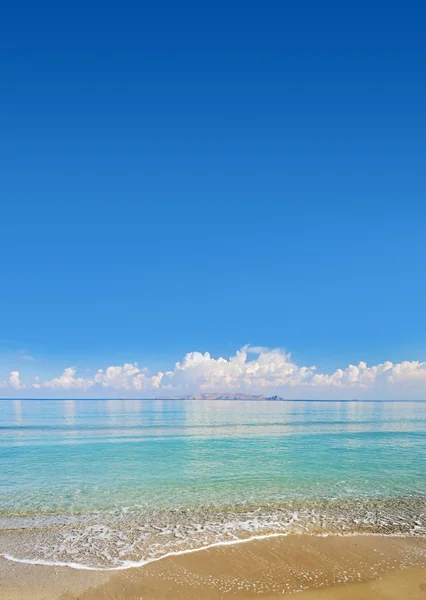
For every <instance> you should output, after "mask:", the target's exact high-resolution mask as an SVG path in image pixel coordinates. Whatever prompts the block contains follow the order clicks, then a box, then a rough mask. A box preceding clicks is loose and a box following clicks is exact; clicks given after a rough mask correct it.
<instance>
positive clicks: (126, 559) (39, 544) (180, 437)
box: [0, 399, 426, 570]
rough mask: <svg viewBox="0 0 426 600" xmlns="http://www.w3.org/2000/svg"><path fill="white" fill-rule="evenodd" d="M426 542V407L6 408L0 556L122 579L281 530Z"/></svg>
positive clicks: (182, 403)
mask: <svg viewBox="0 0 426 600" xmlns="http://www.w3.org/2000/svg"><path fill="white" fill-rule="evenodd" d="M298 534H310V535H321V536H325V535H330V534H336V535H362V534H378V535H404V536H407V535H409V536H425V535H426V403H424V402H402V401H401V402H383V401H382V402H357V401H352V402H335V401H329V402H327V401H260V400H255V401H238V400H210V401H202V400H158V399H154V400H16V399H15V400H0V555H2V556H4V557H5V558H7V559H8V560H11V561H21V562H27V563H37V564H48V565H68V566H70V567H73V568H80V569H109V570H119V569H127V568H131V567H133V566H139V565H143V564H146V563H147V562H150V561H153V560H158V559H160V558H162V557H164V556H165V555H169V554H174V553H182V552H192V551H196V550H198V549H201V548H205V547H208V546H212V545H220V544H237V543H243V542H244V541H246V540H249V539H252V538H256V537H264V536H276V535H298Z"/></svg>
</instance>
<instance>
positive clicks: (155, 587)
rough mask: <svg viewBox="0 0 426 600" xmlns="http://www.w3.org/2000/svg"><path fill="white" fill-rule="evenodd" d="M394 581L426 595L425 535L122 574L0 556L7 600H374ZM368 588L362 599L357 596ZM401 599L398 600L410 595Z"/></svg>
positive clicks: (166, 562)
mask: <svg viewBox="0 0 426 600" xmlns="http://www.w3.org/2000/svg"><path fill="white" fill-rule="evenodd" d="M388 580H389V581H391V583H390V584H389V585H391V587H392V589H396V590H397V589H398V586H399V588H401V589H408V588H409V589H410V594H411V596H410V597H412V598H413V599H414V598H417V597H418V598H425V597H426V538H424V537H414V536H410V537H407V536H386V535H384V536H383V535H379V534H377V535H368V534H366V535H364V534H362V535H349V536H340V535H339V536H335V535H334V536H333V535H330V536H327V537H324V536H311V535H283V534H278V535H275V536H262V537H261V538H260V539H259V537H258V538H257V539H256V538H255V539H245V540H237V543H227V544H222V545H215V546H211V547H208V548H200V549H196V550H195V551H194V550H188V551H183V552H181V553H174V554H171V555H169V556H163V557H159V558H158V559H156V560H154V561H151V562H150V563H147V564H145V565H144V566H140V567H134V568H129V569H127V570H121V572H117V571H116V572H115V573H112V572H111V571H105V570H104V571H99V570H97V571H87V570H82V569H71V568H69V567H58V566H56V567H55V566H44V565H34V564H22V563H17V562H14V563H13V562H10V561H7V560H6V559H4V558H1V559H0V600H30V599H31V600H77V599H78V600H98V599H99V600H100V599H103V598H105V599H106V598H114V599H117V600H119V599H122V600H138V599H139V598H143V600H154V599H155V600H157V599H158V600H159V599H163V598H164V599H170V600H172V599H173V600H174V599H177V598H182V599H185V600H192V599H195V598H201V597H202V598H207V599H212V600H216V599H220V598H228V597H229V598H232V597H235V598H240V599H241V600H243V599H244V600H245V599H246V598H247V599H248V598H253V597H256V596H259V597H260V598H263V599H264V600H266V599H270V600H272V599H274V598H278V597H282V595H283V594H284V595H292V594H295V593H297V594H298V598H305V597H306V598H307V599H308V598H312V599H316V598H336V599H337V598H340V597H341V598H343V597H344V598H357V597H362V598H366V599H369V598H387V597H388V596H386V595H380V594H381V592H380V589H382V588H383V586H385V587H386V585H388V584H387V583H386V581H388ZM362 586H363V588H362V589H363V595H362V596H351V595H350V594H351V593H352V592H351V590H352V589H356V590H357V591H356V593H358V590H360V589H361V587H362ZM401 586H402V587H401ZM407 586H408V587H407ZM326 590H328V595H324V592H325V591H326ZM339 590H340V591H339ZM340 593H342V594H349V595H344V596H339V594H340ZM354 593H355V592H354ZM404 593H405V592H404ZM401 594H402V592H401V593H400V595H399V596H393V597H395V598H397V597H399V598H402V597H408V593H407V594H406V596H403V595H401ZM416 594H417V595H416ZM422 594H423V595H422ZM389 597H392V596H389Z"/></svg>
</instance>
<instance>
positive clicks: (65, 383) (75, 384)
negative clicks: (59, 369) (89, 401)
mask: <svg viewBox="0 0 426 600" xmlns="http://www.w3.org/2000/svg"><path fill="white" fill-rule="evenodd" d="M76 371H77V369H76V368H75V367H68V368H66V369H64V372H63V373H62V375H60V376H59V377H55V378H54V379H49V380H47V381H44V382H43V383H40V379H39V378H36V382H35V383H33V387H34V388H36V389H40V388H51V389H63V390H88V389H89V388H91V387H92V386H93V385H94V382H93V381H92V380H91V379H87V378H84V377H74V375H75V374H76Z"/></svg>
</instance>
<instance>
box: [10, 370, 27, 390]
mask: <svg viewBox="0 0 426 600" xmlns="http://www.w3.org/2000/svg"><path fill="white" fill-rule="evenodd" d="M9 385H10V387H11V388H13V389H14V390H22V389H23V388H24V387H25V384H24V383H22V382H21V380H20V379H19V371H11V373H10V376H9Z"/></svg>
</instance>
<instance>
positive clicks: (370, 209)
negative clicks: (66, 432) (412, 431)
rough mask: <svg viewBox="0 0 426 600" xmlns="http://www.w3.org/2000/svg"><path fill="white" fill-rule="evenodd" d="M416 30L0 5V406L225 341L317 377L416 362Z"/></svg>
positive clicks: (424, 114) (376, 7)
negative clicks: (77, 378) (261, 349)
mask: <svg viewBox="0 0 426 600" xmlns="http://www.w3.org/2000/svg"><path fill="white" fill-rule="evenodd" d="M424 16H425V15H424V14H423V10H422V7H421V6H420V3H405V4H404V5H396V4H395V5H394V4H389V3H388V4H384V3H383V4H382V3H374V4H373V5H371V3H369V4H367V3H364V2H359V3H356V4H353V5H347V4H342V3H321V4H318V3H311V2H308V3H303V4H301V3H293V4H289V3H282V2H270V3H266V5H261V4H259V3H247V2H245V3H238V2H237V3H221V2H217V3H215V4H214V5H213V4H212V5H202V4H200V3H186V2H183V3H178V4H177V3H166V4H161V5H158V6H155V5H154V4H152V5H150V6H148V5H146V6H145V5H144V4H140V3H139V4H136V3H134V4H129V3H124V4H120V5H119V6H118V5H116V6H112V5H111V6H110V5H105V4H99V5H96V4H94V3H92V4H90V5H88V4H87V3H84V4H83V3H78V2H76V3H73V4H72V5H69V6H66V7H65V6H63V5H58V4H45V3H42V4H37V5H34V4H31V5H30V4H28V5H26V4H25V5H24V6H23V5H22V4H21V5H19V6H16V7H14V6H12V5H11V4H10V5H9V6H8V7H6V8H5V9H4V13H3V17H2V19H1V24H0V39H1V46H2V52H1V53H0V69H1V84H0V85H1V90H0V91H1V100H0V106H1V111H0V130H1V132H2V135H1V140H0V153H1V154H0V180H1V184H0V185H1V188H0V189H1V197H2V203H1V219H0V232H1V236H0V244H1V248H0V250H1V257H2V261H1V276H2V291H1V295H0V319H1V321H0V381H3V382H4V390H3V391H2V393H3V395H10V394H11V393H15V391H16V390H17V391H16V393H20V394H23V395H31V394H32V393H35V392H34V389H36V388H33V384H32V382H33V381H34V377H39V378H40V381H44V380H46V381H50V380H51V379H54V378H57V377H59V376H60V374H61V373H62V371H63V369H65V368H69V367H76V368H77V372H81V373H82V374H83V375H82V376H85V375H84V374H85V373H87V377H89V378H90V377H91V378H92V379H93V373H95V372H96V371H97V370H98V369H103V370H105V369H106V368H107V367H108V366H111V365H116V366H117V365H121V366H122V365H124V364H125V363H129V364H130V363H131V364H133V363H134V362H137V363H138V365H139V368H141V365H143V368H145V367H146V368H147V369H149V372H150V373H151V374H152V373H154V374H155V373H157V372H158V371H161V372H163V371H166V370H167V369H172V370H173V369H175V367H174V365H175V363H176V361H180V362H182V361H183V360H184V356H185V354H186V353H188V352H195V351H197V352H201V353H202V354H204V353H205V352H209V353H210V356H211V357H214V358H218V357H220V356H223V357H225V358H226V359H227V360H229V358H230V357H232V356H235V353H236V352H237V350H239V349H241V348H243V347H244V346H245V345H247V344H250V345H252V346H258V345H261V346H265V347H268V348H284V349H285V353H286V352H291V359H290V360H291V361H292V362H291V364H293V363H294V364H297V365H306V366H310V365H316V366H317V368H318V370H319V371H320V372H321V373H328V374H330V373H334V372H335V371H336V370H337V369H339V368H342V369H345V368H346V367H347V366H348V365H350V364H354V365H358V363H359V362H360V361H365V362H367V364H368V365H379V364H382V363H385V361H392V362H393V363H401V362H402V361H410V362H413V361H419V363H423V362H424V361H426V341H425V339H426V338H425V333H426V326H425V306H426V277H425V265H426V242H425V222H426V221H425V219H426V205H425V198H426V195H425V192H426V178H425V157H426V152H425V151H426V111H425V106H426V78H425V77H424V73H425V66H426V65H425V62H426V42H425V37H424V31H423V23H424ZM285 353H284V354H283V355H286V354H285ZM264 355H265V353H263V354H262V353H260V355H259V354H258V355H255V356H264ZM268 356H269V355H268ZM28 357H33V358H34V359H35V360H29V358H28ZM249 359H250V356H248V358H247V360H249ZM256 360H257V359H256ZM11 371H14V372H15V371H19V373H20V381H21V380H22V381H25V385H26V388H25V389H24V388H16V387H15V388H13V389H12V390H11V389H10V386H8V381H9V374H10V372H11ZM203 377H204V375H203ZM92 379H91V380H92ZM206 381H207V383H206V385H210V384H211V381H210V380H209V379H207V380H206ZM191 382H192V383H191ZM191 382H190V383H188V386H191V385H192V386H193V387H194V388H198V387H199V380H197V381H196V382H194V381H192V380H191ZM416 385H417V388H416V390H417V391H416V392H415V394H417V395H422V394H424V396H426V392H423V390H426V387H424V386H423V380H422V383H421V385H420V387H419V385H418V383H417V384H416ZM425 385H426V382H425ZM422 386H423V387H422ZM213 387H214V386H213ZM254 387H256V386H254ZM272 387H274V386H272ZM278 387H279V386H278ZM64 389H65V388H64ZM70 389H71V390H74V388H73V387H72V386H71V388H70ZM76 389H77V388H75V390H76ZM188 389H189V388H188ZM274 389H275V387H274ZM14 390H15V391H14ZM60 391H62V388H61V389H60ZM80 391H81V390H80ZM309 391H310V390H309ZM0 392H1V390H0ZM95 392H96V393H99V390H98V389H96V390H93V393H95ZM40 393H42V392H40ZM52 393H54V392H52ZM55 393H58V392H55ZM70 393H71V392H70ZM72 393H76V391H73V392H72ZM81 393H83V392H81ZM105 393H107V392H105ZM108 393H109V392H108ZM120 393H121V392H120ZM123 393H126V392H125V390H124V391H123ZM301 393H303V394H304V395H306V390H303V391H302V392H301ZM321 393H324V394H326V395H327V394H328V393H329V391H328V390H327V391H326V392H321ZM372 393H373V395H374V393H375V392H372ZM398 393H399V392H398ZM401 393H402V392H401Z"/></svg>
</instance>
